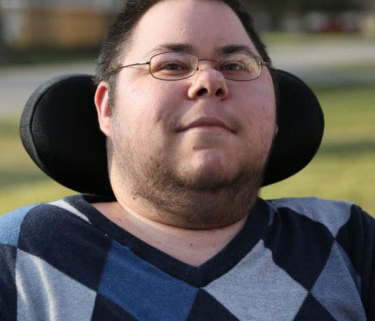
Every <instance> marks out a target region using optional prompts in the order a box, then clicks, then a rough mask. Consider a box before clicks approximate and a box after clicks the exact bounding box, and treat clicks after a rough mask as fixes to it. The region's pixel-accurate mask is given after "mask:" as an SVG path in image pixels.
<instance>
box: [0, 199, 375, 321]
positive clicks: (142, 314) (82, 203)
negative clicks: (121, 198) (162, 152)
mask: <svg viewBox="0 0 375 321" xmlns="http://www.w3.org/2000/svg"><path fill="white" fill-rule="evenodd" d="M98 201H104V200H103V199H98V198H95V197H93V196H88V195H85V196H82V195H76V196H71V197H68V198H65V199H64V200H60V201H57V202H53V203H48V204H40V205H34V206H30V207H26V208H22V209H20V210H17V211H14V212H12V213H9V214H6V215H4V216H2V217H0V320H2V321H7V320H22V321H24V320H35V321H36V320H37V321H43V320H63V321H65V320H67V321H75V320H79V321H83V320H95V321H96V320H105V321H112V320H147V321H150V320H163V321H166V320H176V321H180V320H194V321H196V320H198V321H199V320H215V321H217V320H226V321H230V320H266V321H269V320H278V321H280V320H314V321H316V320H319V321H324V320H340V321H346V320H353V321H361V320H375V301H374V299H375V287H374V286H375V284H374V275H375V271H374V269H375V265H374V235H375V223H374V220H373V219H372V218H371V217H370V216H368V215H367V214H366V213H364V212H363V211H362V210H361V209H360V208H359V207H357V206H355V205H352V204H349V203H345V202H331V201H325V200H319V199H315V198H302V199H301V198H299V199H282V200H275V201H263V200H261V199H259V200H258V202H257V203H256V206H255V207H254V209H253V210H252V212H251V213H250V215H249V219H248V221H247V223H246V225H245V226H244V228H243V229H242V230H241V231H240V232H239V233H238V234H237V236H236V237H235V238H234V239H233V240H232V241H231V242H230V243H229V244H228V245H227V246H226V247H225V248H224V249H223V250H222V251H220V252H219V253H218V254H217V255H215V256H214V257H213V258H212V259H210V260H209V261H207V262H206V263H204V264H202V265H201V266H199V267H194V266H190V265H187V264H184V263H182V262H181V261H178V260H176V259H174V258H172V257H170V256H169V255H167V254H165V253H163V252H161V251H159V250H157V249H155V248H153V247H151V246H150V245H148V244H146V243H144V242H143V241H141V240H140V239H138V238H136V237H134V236H133V235H131V234H129V233H128V232H126V231H125V230H123V229H121V228H120V227H118V226H117V225H115V224H113V223H112V222H111V221H109V220H108V219H107V218H106V217H105V216H103V215H102V214H100V213H99V212H98V211H97V210H96V209H95V208H94V207H92V206H91V205H90V203H92V202H98Z"/></svg>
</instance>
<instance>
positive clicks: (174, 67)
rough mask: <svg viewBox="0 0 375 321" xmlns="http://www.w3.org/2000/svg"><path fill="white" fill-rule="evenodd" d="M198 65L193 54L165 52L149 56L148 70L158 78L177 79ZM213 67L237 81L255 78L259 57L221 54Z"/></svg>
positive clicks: (189, 74)
mask: <svg viewBox="0 0 375 321" xmlns="http://www.w3.org/2000/svg"><path fill="white" fill-rule="evenodd" d="M203 60H204V59H203ZM198 65H199V60H198V58H197V57H195V56H194V55H191V54H188V53H179V52H167V53H162V54H158V55H155V56H154V57H152V58H151V61H150V71H151V74H152V75H153V76H154V77H155V78H158V79H162V80H179V79H184V78H188V77H190V76H192V75H193V74H194V73H195V72H196V71H197V69H198ZM214 67H215V68H216V69H217V70H218V71H220V72H221V73H222V74H223V76H224V77H225V78H226V79H231V80H238V81H246V80H253V79H256V78H258V77H259V75H260V72H261V63H260V61H259V59H257V58H256V57H252V56H249V55H247V54H242V53H233V54H228V55H223V56H221V57H219V58H218V59H217V60H216V63H215V66H214Z"/></svg>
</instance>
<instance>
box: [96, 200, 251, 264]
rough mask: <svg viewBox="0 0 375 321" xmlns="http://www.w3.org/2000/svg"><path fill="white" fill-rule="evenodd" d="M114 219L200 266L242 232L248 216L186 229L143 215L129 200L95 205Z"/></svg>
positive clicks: (137, 235)
mask: <svg viewBox="0 0 375 321" xmlns="http://www.w3.org/2000/svg"><path fill="white" fill-rule="evenodd" d="M93 206H94V207H95V208H97V209H98V210H99V211H100V212H101V213H102V214H103V215H105V216H106V217H107V218H108V219H110V220H111V221H112V222H114V223H115V224H117V225H118V226H120V227H121V228H123V229H125V230H126V231H128V232H129V233H131V234H133V235H134V236H136V237H138V238H139V239H141V240H142V241H144V242H146V243H148V244H149V245H151V246H153V247H155V248H157V249H159V250H161V251H162V252H164V253H166V254H168V255H170V256H172V257H174V258H176V259H178V260H180V261H182V262H184V263H187V264H189V265H193V266H199V265H201V264H203V263H204V262H206V261H207V260H209V259H210V258H211V257H213V256H214V255H215V254H217V253H218V252H219V251H220V250H222V249H223V248H224V247H225V245H227V244H228V243H229V242H230V241H231V240H232V239H233V237H234V236H235V235H236V234H237V233H238V232H239V231H240V229H241V228H242V227H243V226H244V224H245V222H246V217H243V218H242V219H240V220H238V221H237V222H235V223H233V224H231V225H228V226H225V227H220V228H213V229H186V228H181V227H176V226H173V225H168V224H164V223H161V222H159V221H157V220H154V219H152V218H150V217H148V216H145V215H142V214H139V210H137V208H134V206H133V207H131V206H129V205H128V204H127V203H126V202H121V201H120V202H113V203H97V204H93Z"/></svg>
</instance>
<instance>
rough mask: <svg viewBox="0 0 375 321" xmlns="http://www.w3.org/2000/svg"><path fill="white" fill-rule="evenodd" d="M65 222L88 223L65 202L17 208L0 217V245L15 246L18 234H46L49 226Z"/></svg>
mask: <svg viewBox="0 0 375 321" xmlns="http://www.w3.org/2000/svg"><path fill="white" fill-rule="evenodd" d="M77 197H78V196H77ZM67 221H72V222H74V221H76V222H85V221H86V222H88V219H87V217H86V216H85V215H84V214H82V213H81V212H79V211H78V210H77V209H76V208H75V207H73V206H72V205H70V203H69V202H67V201H66V200H59V201H55V202H51V203H41V204H34V205H30V206H25V207H22V208H19V209H17V210H14V211H11V212H9V213H6V214H4V215H2V216H0V244H7V245H12V246H17V244H18V240H19V237H20V234H23V235H24V236H25V234H28V233H32V234H35V233H38V232H39V233H41V232H44V231H45V232H47V231H48V230H50V229H51V227H52V226H51V224H52V225H60V224H61V225H62V224H64V223H66V222H67Z"/></svg>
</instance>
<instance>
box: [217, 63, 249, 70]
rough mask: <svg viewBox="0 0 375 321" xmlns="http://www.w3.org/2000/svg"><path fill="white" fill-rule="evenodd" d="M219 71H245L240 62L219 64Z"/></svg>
mask: <svg viewBox="0 0 375 321" xmlns="http://www.w3.org/2000/svg"><path fill="white" fill-rule="evenodd" d="M219 68H220V70H221V71H243V70H245V69H246V68H245V65H244V64H243V63H241V62H240V61H226V62H223V63H221V64H220V67H219Z"/></svg>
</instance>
